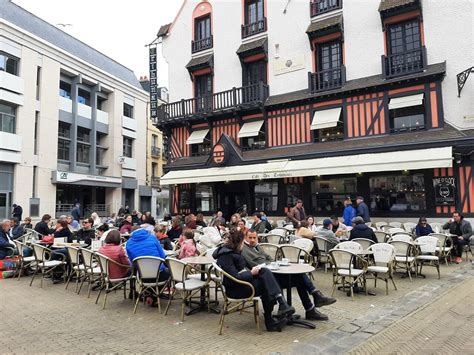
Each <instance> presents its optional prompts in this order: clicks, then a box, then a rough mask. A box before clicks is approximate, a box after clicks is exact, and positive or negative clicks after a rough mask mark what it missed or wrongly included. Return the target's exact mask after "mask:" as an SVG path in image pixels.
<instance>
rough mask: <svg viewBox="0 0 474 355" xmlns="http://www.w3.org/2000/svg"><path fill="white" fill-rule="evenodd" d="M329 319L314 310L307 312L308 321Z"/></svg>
mask: <svg viewBox="0 0 474 355" xmlns="http://www.w3.org/2000/svg"><path fill="white" fill-rule="evenodd" d="M328 319H329V317H328V316H327V315H325V314H323V313H321V312H319V311H318V310H316V308H313V309H311V310H309V311H306V320H328Z"/></svg>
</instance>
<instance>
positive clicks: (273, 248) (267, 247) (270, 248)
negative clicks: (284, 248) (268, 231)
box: [258, 243, 280, 260]
mask: <svg viewBox="0 0 474 355" xmlns="http://www.w3.org/2000/svg"><path fill="white" fill-rule="evenodd" d="M258 245H259V247H260V248H262V249H263V251H264V252H265V253H266V254H268V255H270V256H271V257H272V259H273V260H278V259H280V246H279V245H277V244H272V243H260V244H258Z"/></svg>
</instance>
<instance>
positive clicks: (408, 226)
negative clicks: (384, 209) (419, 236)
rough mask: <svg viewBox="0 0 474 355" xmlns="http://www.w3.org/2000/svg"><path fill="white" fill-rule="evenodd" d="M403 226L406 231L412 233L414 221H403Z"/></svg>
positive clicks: (414, 225) (414, 226)
mask: <svg viewBox="0 0 474 355" xmlns="http://www.w3.org/2000/svg"><path fill="white" fill-rule="evenodd" d="M403 228H404V229H405V231H406V232H408V233H411V234H413V232H414V230H415V228H416V223H413V222H405V223H403Z"/></svg>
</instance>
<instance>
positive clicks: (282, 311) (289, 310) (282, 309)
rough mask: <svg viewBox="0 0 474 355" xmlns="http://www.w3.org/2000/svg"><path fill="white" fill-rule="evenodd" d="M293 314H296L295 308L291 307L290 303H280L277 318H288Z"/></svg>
mask: <svg viewBox="0 0 474 355" xmlns="http://www.w3.org/2000/svg"><path fill="white" fill-rule="evenodd" d="M293 313H295V307H293V306H290V305H289V304H288V303H286V302H284V303H280V305H279V306H278V313H277V317H278V318H280V317H288V316H291V315H292V314H293Z"/></svg>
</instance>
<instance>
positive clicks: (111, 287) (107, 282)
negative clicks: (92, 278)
mask: <svg viewBox="0 0 474 355" xmlns="http://www.w3.org/2000/svg"><path fill="white" fill-rule="evenodd" d="M95 255H96V257H97V260H98V262H99V268H100V279H99V281H100V286H99V293H98V294H97V298H96V299H95V303H96V304H97V302H99V298H100V295H101V294H102V291H104V292H105V294H104V301H103V303H102V309H105V304H106V303H107V295H108V294H109V293H110V292H112V291H116V290H118V289H121V288H123V298H124V299H127V282H128V281H130V280H131V279H132V276H126V277H121V278H118V279H111V278H110V276H109V265H110V264H115V265H118V266H120V267H123V268H128V269H131V266H130V265H123V264H120V263H118V262H116V261H115V260H112V259H110V258H109V257H107V256H105V255H102V254H100V253H95Z"/></svg>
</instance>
